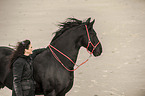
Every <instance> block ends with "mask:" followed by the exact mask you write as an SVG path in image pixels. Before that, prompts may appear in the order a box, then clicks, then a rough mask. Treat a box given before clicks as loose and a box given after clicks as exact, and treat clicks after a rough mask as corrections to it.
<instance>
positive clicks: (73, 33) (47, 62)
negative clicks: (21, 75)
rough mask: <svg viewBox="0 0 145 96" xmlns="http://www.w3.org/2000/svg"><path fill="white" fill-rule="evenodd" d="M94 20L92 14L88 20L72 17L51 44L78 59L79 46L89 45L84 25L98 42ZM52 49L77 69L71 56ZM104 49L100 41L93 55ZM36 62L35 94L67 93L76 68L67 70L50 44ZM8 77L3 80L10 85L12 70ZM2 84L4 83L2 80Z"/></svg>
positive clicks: (52, 94) (93, 41)
mask: <svg viewBox="0 0 145 96" xmlns="http://www.w3.org/2000/svg"><path fill="white" fill-rule="evenodd" d="M93 24H94V21H92V22H90V18H89V19H88V20H87V21H86V22H82V21H80V20H77V19H75V18H70V19H69V21H67V22H65V23H62V25H60V26H62V28H61V29H60V30H59V31H57V32H56V35H55V37H54V38H53V40H52V42H51V43H50V44H51V45H53V46H55V47H56V48H57V49H59V50H60V51H62V52H63V53H64V54H66V55H67V56H69V57H70V58H71V59H72V60H73V61H74V62H76V60H77V56H78V52H79V49H80V47H82V46H83V47H85V48H86V47H87V45H88V37H87V33H86V28H85V25H87V26H88V30H89V34H90V38H91V41H92V43H93V44H94V45H95V44H97V43H98V42H99V40H98V38H97V36H96V32H95V31H94V29H93ZM88 49H89V51H92V50H93V47H92V46H89V48H88ZM53 51H54V52H55V53H56V54H57V56H58V57H59V58H60V60H61V61H62V62H63V64H64V65H65V66H66V67H67V68H68V69H74V65H73V64H72V63H71V62H70V61H69V60H68V59H66V58H65V57H64V56H62V55H61V54H60V53H58V52H57V51H55V50H53ZM101 53H102V46H101V44H99V45H98V46H97V47H96V49H95V50H94V52H93V55H94V56H99V55H101ZM2 64H3V63H2V62H0V66H1V65H2ZM33 66H34V78H35V80H36V82H37V86H36V87H37V88H36V94H44V95H45V96H65V94H66V93H67V92H68V91H69V90H70V89H71V88H72V86H73V80H74V72H69V71H67V70H66V69H65V68H64V67H63V66H62V65H61V64H60V63H59V62H58V61H57V60H56V59H55V58H54V56H53V55H52V53H51V51H50V49H49V48H48V49H47V50H45V51H44V52H42V53H40V54H39V55H37V56H36V58H35V59H34V62H33ZM0 78H1V79H2V78H3V77H2V74H0ZM7 78H9V79H7ZM7 78H6V79H5V82H2V81H0V82H1V83H4V84H3V85H6V86H7V87H9V88H11V86H12V85H11V83H10V82H12V81H11V80H12V79H11V74H9V76H7ZM1 79H0V80H1ZM0 86H2V84H1V85H0Z"/></svg>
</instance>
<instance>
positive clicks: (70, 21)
mask: <svg viewBox="0 0 145 96" xmlns="http://www.w3.org/2000/svg"><path fill="white" fill-rule="evenodd" d="M84 23H86V21H85V22H83V21H81V20H78V19H76V18H68V19H67V20H66V21H65V22H63V23H60V24H59V25H58V26H59V27H60V29H59V30H58V31H56V32H54V33H55V36H54V38H53V39H52V41H54V40H55V39H56V38H58V37H59V36H60V35H62V34H63V33H64V32H65V31H66V30H68V29H70V28H73V27H75V26H79V25H81V24H84Z"/></svg>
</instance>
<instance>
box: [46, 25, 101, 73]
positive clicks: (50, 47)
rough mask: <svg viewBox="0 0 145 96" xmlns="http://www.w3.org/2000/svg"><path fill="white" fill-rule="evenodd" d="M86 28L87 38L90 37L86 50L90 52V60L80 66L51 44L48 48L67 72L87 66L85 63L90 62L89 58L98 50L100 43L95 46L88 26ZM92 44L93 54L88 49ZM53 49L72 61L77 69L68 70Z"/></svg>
mask: <svg viewBox="0 0 145 96" xmlns="http://www.w3.org/2000/svg"><path fill="white" fill-rule="evenodd" d="M85 27H86V31H87V36H88V45H87V48H86V49H87V51H88V52H89V54H90V56H89V57H88V59H86V60H85V61H84V62H82V63H81V64H79V65H77V64H76V63H74V62H73V60H72V59H71V58H69V57H68V56H67V55H65V54H64V53H62V52H61V51H59V50H58V49H57V48H55V47H54V46H52V45H51V44H50V45H48V47H49V49H50V51H51V53H52V54H53V56H54V57H55V59H56V60H57V61H58V62H59V63H60V64H61V65H62V66H63V67H64V68H65V69H66V70H68V71H75V70H76V69H78V68H79V67H80V66H81V65H83V64H85V63H86V62H87V61H88V60H89V58H90V57H91V56H92V54H93V52H94V50H95V48H96V47H97V46H98V45H99V43H100V41H99V42H98V43H97V44H96V45H94V44H93V43H92V42H91V39H90V35H89V31H88V28H87V25H85ZM90 44H91V45H92V46H93V50H92V52H90V51H89V49H88V48H89V46H90ZM52 48H53V49H54V50H56V51H57V52H59V53H60V54H62V55H63V56H64V57H66V58H67V59H68V60H70V61H71V62H72V63H73V64H74V65H76V66H77V67H76V68H75V69H73V70H70V69H68V68H67V67H66V66H65V65H64V64H63V63H62V62H61V60H60V59H59V57H58V56H57V55H56V54H55V53H54V51H53V50H52Z"/></svg>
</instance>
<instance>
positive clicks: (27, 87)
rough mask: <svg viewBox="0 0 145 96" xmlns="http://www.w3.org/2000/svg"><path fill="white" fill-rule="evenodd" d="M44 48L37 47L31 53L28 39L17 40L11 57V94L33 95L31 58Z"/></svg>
mask: <svg viewBox="0 0 145 96" xmlns="http://www.w3.org/2000/svg"><path fill="white" fill-rule="evenodd" d="M44 50H45V48H43V49H38V50H36V51H35V52H34V53H33V54H32V45H31V42H30V41H29V40H25V41H22V42H18V46H17V48H16V51H15V52H14V53H13V55H12V58H11V69H12V71H13V91H12V96H35V87H34V83H35V81H34V79H33V67H32V59H33V58H34V57H35V56H36V55H37V54H39V53H40V52H42V51H44Z"/></svg>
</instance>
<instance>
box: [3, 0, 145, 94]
mask: <svg viewBox="0 0 145 96" xmlns="http://www.w3.org/2000/svg"><path fill="white" fill-rule="evenodd" d="M68 17H76V18H78V19H81V20H83V19H86V18H88V17H92V18H93V19H95V20H96V22H95V25H94V29H95V30H96V31H97V34H98V37H99V39H100V41H101V43H102V46H103V54H102V55H101V56H100V57H97V58H95V57H93V58H91V59H90V61H89V62H88V63H87V64H86V65H84V66H82V67H81V68H80V69H78V70H77V71H76V72H75V82H74V86H73V88H72V89H71V91H70V92H69V93H68V94H67V96H145V61H144V57H145V51H144V47H145V38H144V37H145V0H0V45H1V46H8V45H9V44H12V45H15V44H16V42H18V41H21V40H24V39H30V40H31V41H32V45H33V47H34V48H40V47H46V46H47V45H48V44H49V42H50V41H51V39H52V37H53V35H52V33H53V32H55V31H56V30H58V27H57V26H56V25H57V24H58V23H59V22H63V21H64V20H65V19H66V18H68ZM87 54H88V53H87V52H86V50H85V49H83V48H82V49H81V50H80V54H79V58H78V63H80V62H81V61H83V60H84V59H86V58H87V57H88V56H89V55H87ZM0 96H11V91H10V90H8V89H7V88H4V89H2V90H0Z"/></svg>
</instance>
